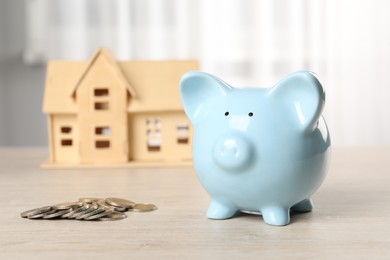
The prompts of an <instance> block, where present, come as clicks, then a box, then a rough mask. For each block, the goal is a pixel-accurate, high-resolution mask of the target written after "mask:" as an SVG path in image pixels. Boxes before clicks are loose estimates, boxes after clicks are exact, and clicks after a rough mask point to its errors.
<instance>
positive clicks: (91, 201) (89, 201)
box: [79, 198, 102, 203]
mask: <svg viewBox="0 0 390 260" xmlns="http://www.w3.org/2000/svg"><path fill="white" fill-rule="evenodd" d="M99 200H102V198H79V202H82V203H93V202H98V201H99Z"/></svg>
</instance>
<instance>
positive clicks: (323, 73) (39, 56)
mask: <svg viewBox="0 0 390 260" xmlns="http://www.w3.org/2000/svg"><path fill="white" fill-rule="evenodd" d="M26 8H27V14H28V19H27V21H28V22H27V46H26V51H25V60H26V62H28V63H37V62H45V61H47V60H50V59H88V58H89V57H90V56H91V55H92V53H93V52H94V51H95V49H96V48H98V47H101V46H104V47H109V48H111V49H112V50H113V51H114V53H115V54H116V56H117V58H118V59H189V58H191V59H198V60H199V61H200V64H201V69H202V70H204V71H207V72H210V73H213V74H216V75H217V76H219V77H221V78H223V79H224V80H225V81H227V82H228V83H231V84H232V85H234V86H271V85H273V84H274V83H275V82H276V81H277V80H278V79H279V78H280V77H282V76H283V75H286V74H288V73H291V72H293V71H296V70H300V69H309V70H312V71H314V72H315V73H316V74H318V75H319V77H320V79H321V80H322V82H323V83H324V86H325V89H326V91H327V104H326V109H325V117H326V119H327V121H328V125H329V127H330V130H331V135H332V137H333V138H332V139H333V143H334V144H338V145H380V144H390V134H389V133H390V102H389V101H388V100H389V99H390V83H389V80H390V76H389V75H390V73H389V71H390V47H389V46H390V15H388V14H389V13H390V1H387V0H377V1H370V0H325V1H321V0H294V1H291V0H259V1H256V0H54V1H53V0H31V1H26Z"/></svg>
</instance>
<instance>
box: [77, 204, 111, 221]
mask: <svg viewBox="0 0 390 260" xmlns="http://www.w3.org/2000/svg"><path fill="white" fill-rule="evenodd" d="M104 211H105V210H104V209H103V208H100V207H99V208H97V209H96V210H94V211H91V212H89V213H86V214H83V215H80V216H78V217H76V219H78V220H81V219H86V218H88V217H90V216H93V215H96V214H100V213H102V212H104Z"/></svg>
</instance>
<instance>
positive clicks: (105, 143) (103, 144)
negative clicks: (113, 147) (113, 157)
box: [95, 140, 110, 149]
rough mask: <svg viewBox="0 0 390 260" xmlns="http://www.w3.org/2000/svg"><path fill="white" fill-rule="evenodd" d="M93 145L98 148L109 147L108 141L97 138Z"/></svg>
mask: <svg viewBox="0 0 390 260" xmlns="http://www.w3.org/2000/svg"><path fill="white" fill-rule="evenodd" d="M95 147H96V148H98V149H107V148H110V141H107V140H99V141H96V142H95Z"/></svg>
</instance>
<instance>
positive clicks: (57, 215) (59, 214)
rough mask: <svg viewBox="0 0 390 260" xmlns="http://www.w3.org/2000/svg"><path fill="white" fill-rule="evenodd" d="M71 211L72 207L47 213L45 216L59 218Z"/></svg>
mask: <svg viewBox="0 0 390 260" xmlns="http://www.w3.org/2000/svg"><path fill="white" fill-rule="evenodd" d="M71 211H72V209H64V210H58V211H56V212H53V213H52V214H45V216H43V218H44V219H49V218H57V217H61V216H62V215H65V214H66V213H69V212H71Z"/></svg>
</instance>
